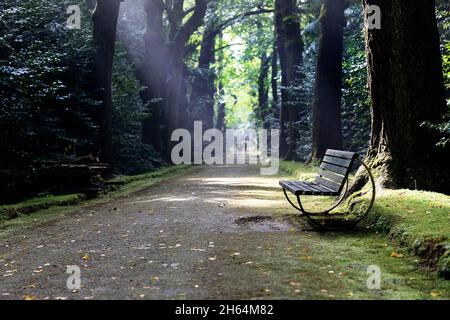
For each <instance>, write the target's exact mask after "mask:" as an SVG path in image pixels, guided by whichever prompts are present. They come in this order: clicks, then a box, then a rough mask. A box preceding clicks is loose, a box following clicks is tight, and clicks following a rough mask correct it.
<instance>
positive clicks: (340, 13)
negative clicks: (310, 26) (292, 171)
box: [311, 0, 345, 160]
mask: <svg viewBox="0 0 450 320" xmlns="http://www.w3.org/2000/svg"><path fill="white" fill-rule="evenodd" d="M344 10H345V6H344V0H323V3H322V8H321V14H320V38H319V52H318V57H317V69H316V70H317V71H316V84H315V90H314V102H313V133H312V155H311V159H312V160H320V159H322V158H323V156H324V155H325V152H326V150H327V149H338V150H340V149H342V144H343V143H342V122H341V99H342V54H343V41H344V27H345V16H344Z"/></svg>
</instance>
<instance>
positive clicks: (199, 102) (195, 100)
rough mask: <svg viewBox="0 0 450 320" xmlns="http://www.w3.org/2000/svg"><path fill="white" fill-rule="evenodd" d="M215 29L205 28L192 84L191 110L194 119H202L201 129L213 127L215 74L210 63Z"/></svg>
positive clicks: (213, 49) (212, 59) (211, 61)
mask: <svg viewBox="0 0 450 320" xmlns="http://www.w3.org/2000/svg"><path fill="white" fill-rule="evenodd" d="M216 34H217V33H216V31H215V30H214V29H213V28H212V27H208V28H206V31H205V34H204V35H203V40H202V44H201V48H200V55H199V59H198V71H199V72H197V74H196V75H195V77H194V81H193V84H192V95H191V100H192V109H193V110H192V112H193V114H194V120H201V121H203V129H204V130H208V129H211V128H213V127H214V95H215V93H216V87H215V74H214V70H213V69H212V68H211V65H212V64H213V63H214V62H215V60H216V59H215V55H216V52H215V46H216Z"/></svg>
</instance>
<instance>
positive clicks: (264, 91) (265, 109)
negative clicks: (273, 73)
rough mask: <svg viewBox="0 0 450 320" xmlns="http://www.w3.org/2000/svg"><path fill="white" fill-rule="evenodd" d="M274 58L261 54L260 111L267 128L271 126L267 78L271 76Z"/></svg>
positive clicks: (262, 121) (259, 78) (261, 118)
mask: <svg viewBox="0 0 450 320" xmlns="http://www.w3.org/2000/svg"><path fill="white" fill-rule="evenodd" d="M271 60H272V58H271V57H270V56H267V54H266V53H263V54H261V57H260V64H261V67H260V70H259V76H258V111H257V114H258V115H259V118H260V121H261V123H262V125H263V127H264V128H265V129H268V127H269V126H270V121H269V120H270V119H269V118H268V117H269V114H270V108H269V86H268V85H267V78H268V77H269V71H270V63H271Z"/></svg>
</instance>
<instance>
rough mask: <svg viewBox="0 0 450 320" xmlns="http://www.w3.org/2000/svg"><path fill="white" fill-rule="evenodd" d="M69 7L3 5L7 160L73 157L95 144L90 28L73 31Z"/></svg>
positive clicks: (0, 121) (1, 78)
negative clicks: (69, 19) (92, 118)
mask: <svg viewBox="0 0 450 320" xmlns="http://www.w3.org/2000/svg"><path fill="white" fill-rule="evenodd" d="M65 8H66V6H65V4H64V3H61V2H60V1H54V0H44V1H37V0H26V1H17V0H7V1H3V2H2V4H1V10H0V15H1V17H0V21H2V23H1V24H0V34H1V38H0V39H1V41H0V52H1V54H0V107H1V110H2V112H1V113H0V125H1V134H2V140H1V142H0V147H1V149H2V151H3V152H2V164H4V163H6V164H7V165H13V164H14V165H15V164H18V163H19V162H20V163H22V164H24V165H26V164H28V163H30V162H31V161H36V160H38V159H42V160H45V159H48V158H55V157H56V158H61V157H70V156H72V155H73V154H75V153H76V149H78V148H83V147H87V146H89V144H90V141H89V140H90V136H92V135H93V133H94V131H95V127H94V126H93V123H92V121H91V119H90V117H89V113H90V111H91V110H90V108H92V107H93V106H94V105H95V104H94V102H93V101H92V100H90V99H89V90H88V84H87V82H86V80H87V79H88V78H89V77H88V74H89V72H90V69H89V58H90V56H91V48H90V46H89V42H90V32H89V28H87V27H86V28H84V29H82V30H68V29H67V28H66V26H65V23H66V18H67V16H66V14H65Z"/></svg>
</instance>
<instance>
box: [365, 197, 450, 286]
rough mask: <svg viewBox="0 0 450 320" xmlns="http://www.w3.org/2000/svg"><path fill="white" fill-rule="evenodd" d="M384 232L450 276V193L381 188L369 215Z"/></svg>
mask: <svg viewBox="0 0 450 320" xmlns="http://www.w3.org/2000/svg"><path fill="white" fill-rule="evenodd" d="M369 219H370V221H371V222H372V224H373V225H374V227H375V228H376V230H378V231H381V232H384V233H386V234H388V235H389V237H390V238H391V239H393V240H395V241H396V242H398V243H399V244H401V245H404V246H407V247H408V248H409V251H410V252H411V253H412V254H414V255H416V256H418V257H420V258H421V259H422V263H423V264H425V265H426V266H428V267H430V268H433V269H437V270H438V271H439V273H440V274H441V275H443V276H444V277H446V278H448V277H450V273H449V269H450V259H449V255H450V253H449V252H450V239H449V237H450V197H449V196H446V195H444V194H440V193H434V192H425V191H417V190H389V189H385V190H382V191H380V192H378V195H377V199H376V203H375V206H374V209H373V210H372V212H371V216H370V217H369Z"/></svg>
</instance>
